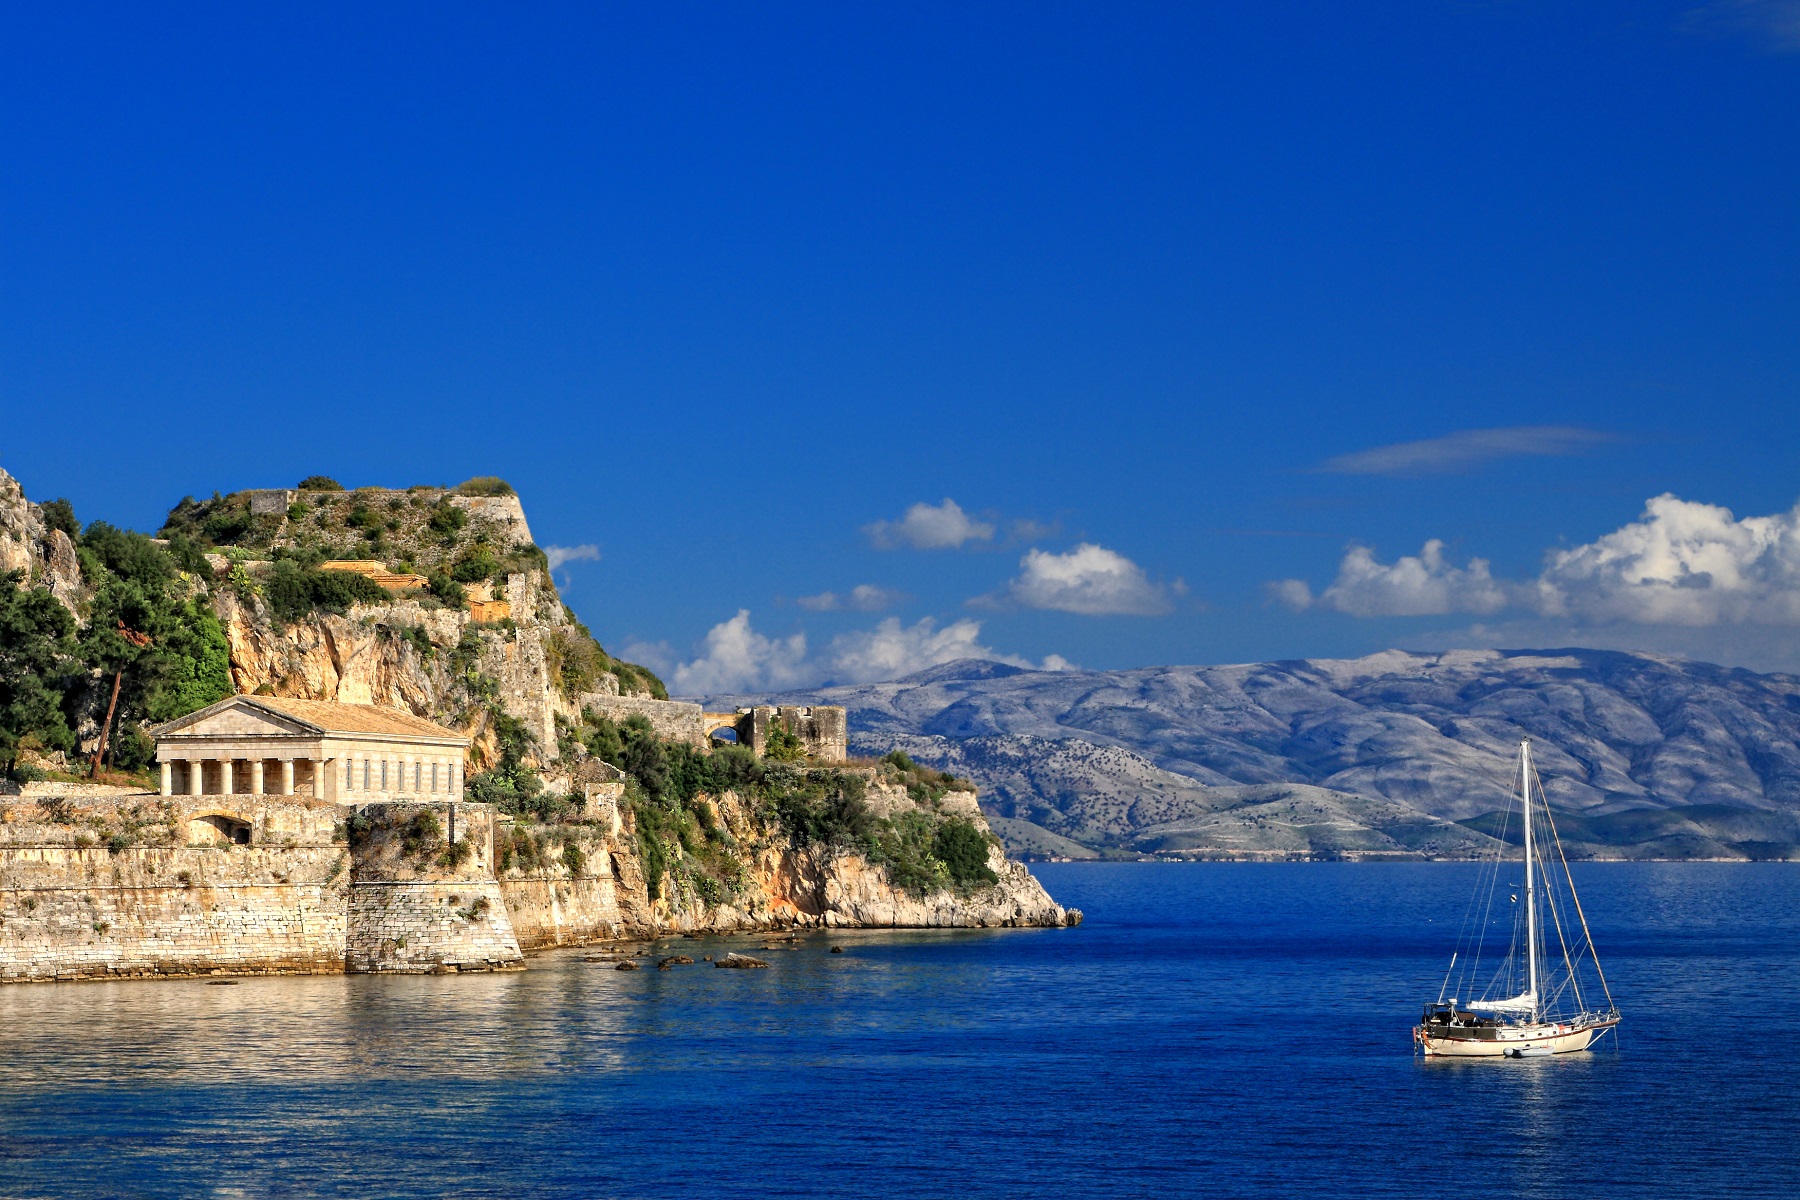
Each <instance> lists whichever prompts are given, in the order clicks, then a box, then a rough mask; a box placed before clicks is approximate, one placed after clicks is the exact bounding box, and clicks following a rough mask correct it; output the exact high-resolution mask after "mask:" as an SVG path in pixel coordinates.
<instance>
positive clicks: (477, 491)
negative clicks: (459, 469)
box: [456, 475, 513, 496]
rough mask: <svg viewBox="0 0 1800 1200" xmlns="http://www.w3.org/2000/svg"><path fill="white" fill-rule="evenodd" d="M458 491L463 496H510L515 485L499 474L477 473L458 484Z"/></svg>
mask: <svg viewBox="0 0 1800 1200" xmlns="http://www.w3.org/2000/svg"><path fill="white" fill-rule="evenodd" d="M456 491H457V493H458V494H459V495H463V496H510V495H512V494H513V487H512V484H510V483H508V482H506V480H504V479H501V478H500V477H499V476H497V475H477V476H475V478H473V479H465V480H463V481H462V482H461V483H459V484H457V485H456Z"/></svg>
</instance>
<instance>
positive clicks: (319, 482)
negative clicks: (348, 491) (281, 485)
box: [300, 475, 344, 492]
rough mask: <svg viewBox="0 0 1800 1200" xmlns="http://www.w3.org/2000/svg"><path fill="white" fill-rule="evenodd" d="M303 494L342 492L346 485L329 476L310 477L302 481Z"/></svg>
mask: <svg viewBox="0 0 1800 1200" xmlns="http://www.w3.org/2000/svg"><path fill="white" fill-rule="evenodd" d="M300 490H301V491H303V492H341V491H343V490H344V485H343V484H341V483H339V482H338V481H337V480H335V479H333V478H331V476H329V475H308V476H307V477H306V478H305V479H302V480H301V481H300Z"/></svg>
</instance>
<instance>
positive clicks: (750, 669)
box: [672, 608, 814, 696]
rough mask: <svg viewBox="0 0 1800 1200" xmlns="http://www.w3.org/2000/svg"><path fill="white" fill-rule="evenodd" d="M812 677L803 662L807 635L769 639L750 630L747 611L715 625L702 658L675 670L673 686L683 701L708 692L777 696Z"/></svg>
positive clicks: (742, 610)
mask: <svg viewBox="0 0 1800 1200" xmlns="http://www.w3.org/2000/svg"><path fill="white" fill-rule="evenodd" d="M812 678H814V676H813V675H812V674H811V671H810V668H809V665H808V663H807V661H806V635H805V634H804V633H796V634H794V635H793V636H792V637H788V638H768V637H764V636H763V635H762V634H760V633H757V632H756V631H755V630H754V629H751V628H750V610H749V609H747V608H740V609H738V614H737V616H735V617H733V618H731V620H729V621H725V622H723V623H721V624H718V625H714V626H713V627H712V629H711V630H709V631H708V632H707V635H706V641H705V642H704V644H703V653H702V654H701V656H700V657H699V658H697V659H695V660H694V661H692V662H686V663H682V664H681V665H680V666H678V667H676V668H675V671H674V675H673V679H672V682H673V683H674V685H675V691H676V692H678V693H679V694H681V695H683V696H704V695H707V694H709V693H713V692H756V691H779V690H780V689H782V688H788V687H797V686H799V685H801V684H804V683H807V682H810V681H811V680H812Z"/></svg>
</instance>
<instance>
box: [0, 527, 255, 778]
mask: <svg viewBox="0 0 1800 1200" xmlns="http://www.w3.org/2000/svg"><path fill="white" fill-rule="evenodd" d="M46 510H47V516H46V523H47V524H49V525H51V527H52V528H55V529H59V530H62V531H63V532H64V533H68V532H69V531H70V530H71V529H74V530H75V531H76V532H75V533H74V534H73V535H72V536H71V539H70V540H71V542H72V544H73V547H74V550H75V555H76V560H77V562H78V563H79V565H80V568H81V576H82V581H83V584H84V587H83V591H82V595H81V596H80V597H79V599H78V600H77V602H76V603H75V612H74V613H71V612H70V611H69V609H68V608H67V607H65V605H64V604H63V603H61V602H60V601H58V600H57V599H56V598H55V597H54V596H53V595H52V594H51V593H50V591H49V590H47V589H45V588H41V587H21V586H20V585H21V584H22V583H27V582H28V581H27V580H25V579H24V578H23V577H22V576H21V575H20V574H18V573H16V572H15V573H14V574H13V575H12V576H11V577H9V579H8V580H7V583H6V586H4V587H0V592H4V595H3V596H0V766H4V768H5V770H6V771H7V772H8V773H9V774H13V775H15V776H16V775H18V774H19V772H20V769H19V765H18V756H19V753H20V752H21V751H22V750H35V751H45V752H57V751H64V752H66V751H72V750H74V749H75V748H76V743H77V740H78V736H80V737H83V738H86V739H87V740H90V741H91V740H93V738H94V737H95V736H96V735H97V734H98V733H99V732H100V731H99V725H100V724H101V723H102V722H103V721H104V720H105V718H106V715H107V712H108V710H109V709H110V710H111V712H112V724H111V726H110V728H108V729H107V730H106V735H107V736H106V747H107V757H108V760H109V764H110V765H112V766H115V767H116V768H118V769H119V770H123V771H126V772H137V771H141V770H143V769H145V768H146V767H147V766H148V765H149V763H150V761H151V756H152V754H153V752H154V746H153V745H152V743H151V741H150V739H149V738H148V737H146V736H144V734H143V732H142V730H141V728H140V726H142V725H144V724H150V723H155V722H159V721H166V720H171V719H173V718H175V717H177V716H180V715H182V714H183V713H187V712H192V711H193V710H195V709H197V708H203V707H205V706H206V705H208V704H211V703H213V702H214V701H216V700H221V699H223V698H224V697H226V696H229V695H231V693H232V690H233V689H232V682H231V671H230V652H229V648H228V646H227V644H226V640H225V634H224V629H223V627H222V626H221V625H220V623H219V620H218V617H217V616H216V615H215V614H214V613H213V611H212V609H211V607H210V605H208V604H207V603H206V598H205V597H206V589H205V587H204V585H201V584H200V583H198V581H197V580H196V579H195V578H194V577H193V576H192V575H191V574H190V573H189V572H188V571H187V570H186V569H185V566H184V564H185V565H192V563H193V560H194V559H196V558H200V561H201V564H202V565H204V559H203V558H201V556H200V555H199V553H198V552H197V551H196V550H194V548H193V546H192V544H191V543H188V542H185V541H178V542H172V543H170V544H168V545H158V544H157V543H156V542H154V541H152V540H151V539H150V538H147V537H145V536H144V535H142V534H139V533H131V532H128V531H126V530H121V529H115V528H114V527H113V526H111V525H108V524H107V523H105V522H104V521H96V522H94V523H92V524H90V525H89V526H88V527H87V528H86V530H81V529H80V527H79V526H78V525H77V523H76V521H75V514H74V508H73V506H72V505H70V504H69V502H68V501H66V500H60V501H52V502H51V504H50V505H47V506H46ZM115 681H116V683H117V688H118V691H117V699H116V703H115V702H114V700H113V687H114V684H115Z"/></svg>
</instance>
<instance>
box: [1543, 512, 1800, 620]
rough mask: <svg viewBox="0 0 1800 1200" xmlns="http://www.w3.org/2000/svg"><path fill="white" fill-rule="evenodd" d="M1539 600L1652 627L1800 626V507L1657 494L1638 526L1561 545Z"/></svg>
mask: <svg viewBox="0 0 1800 1200" xmlns="http://www.w3.org/2000/svg"><path fill="white" fill-rule="evenodd" d="M1534 607H1535V608H1536V609H1537V610H1538V611H1539V612H1541V613H1543V614H1544V615H1545V616H1552V617H1556V616H1574V617H1578V618H1582V619H1586V620H1590V621H1630V622H1637V623H1641V624H1650V625H1718V624H1737V623H1755V624H1767V625H1795V624H1800V506H1796V507H1795V508H1794V509H1792V510H1790V511H1788V512H1785V513H1777V514H1775V515H1774V516H1768V517H1745V518H1743V519H1742V520H1738V519H1737V518H1735V517H1733V516H1732V514H1731V510H1730V509H1728V508H1721V507H1719V506H1718V505H1714V504H1700V503H1696V502H1694V501H1691V500H1682V499H1679V498H1677V497H1675V496H1671V495H1667V494H1665V495H1661V496H1658V497H1656V498H1655V499H1654V500H1651V501H1650V502H1649V503H1648V504H1646V505H1645V507H1644V512H1643V515H1642V516H1641V517H1639V518H1638V520H1636V521H1634V522H1632V523H1631V524H1629V525H1626V526H1624V527H1623V528H1621V529H1617V530H1614V531H1613V532H1612V533H1609V534H1607V535H1606V536H1605V537H1602V538H1599V539H1597V540H1596V541H1593V542H1591V543H1589V544H1588V545H1585V546H1577V547H1575V548H1574V549H1572V550H1558V551H1553V552H1552V553H1551V554H1550V556H1549V559H1548V562H1547V563H1546V565H1545V567H1544V571H1543V574H1542V575H1540V576H1539V577H1538V580H1537V586H1536V594H1535V597H1534Z"/></svg>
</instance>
